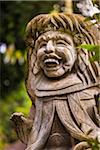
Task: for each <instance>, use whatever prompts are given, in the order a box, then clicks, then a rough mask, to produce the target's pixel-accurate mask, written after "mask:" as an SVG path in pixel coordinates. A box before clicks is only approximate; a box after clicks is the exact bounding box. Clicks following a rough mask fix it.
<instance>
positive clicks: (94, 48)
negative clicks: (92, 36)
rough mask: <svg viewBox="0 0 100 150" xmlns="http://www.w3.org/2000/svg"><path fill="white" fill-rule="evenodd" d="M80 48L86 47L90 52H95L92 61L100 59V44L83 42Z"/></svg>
mask: <svg viewBox="0 0 100 150" xmlns="http://www.w3.org/2000/svg"><path fill="white" fill-rule="evenodd" d="M78 48H84V49H86V50H87V51H89V52H94V54H93V56H92V57H91V58H90V60H91V61H100V46H99V45H92V44H82V45H80V46H78Z"/></svg>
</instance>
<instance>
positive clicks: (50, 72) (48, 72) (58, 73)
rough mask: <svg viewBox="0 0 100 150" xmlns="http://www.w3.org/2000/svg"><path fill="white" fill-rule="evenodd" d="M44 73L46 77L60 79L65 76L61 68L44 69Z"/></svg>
mask: <svg viewBox="0 0 100 150" xmlns="http://www.w3.org/2000/svg"><path fill="white" fill-rule="evenodd" d="M44 73H45V75H46V76H47V77H60V76H62V75H64V74H65V69H64V68H63V67H60V68H59V69H57V70H51V69H44Z"/></svg>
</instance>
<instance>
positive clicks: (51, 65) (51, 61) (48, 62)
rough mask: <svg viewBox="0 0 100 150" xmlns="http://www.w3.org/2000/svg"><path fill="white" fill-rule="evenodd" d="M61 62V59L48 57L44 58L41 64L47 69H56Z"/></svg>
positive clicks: (52, 56)
mask: <svg viewBox="0 0 100 150" xmlns="http://www.w3.org/2000/svg"><path fill="white" fill-rule="evenodd" d="M61 60H62V59H61V57H59V56H55V55H50V56H46V57H45V58H44V61H43V63H44V65H45V67H46V68H48V69H57V68H58V67H60V64H61Z"/></svg>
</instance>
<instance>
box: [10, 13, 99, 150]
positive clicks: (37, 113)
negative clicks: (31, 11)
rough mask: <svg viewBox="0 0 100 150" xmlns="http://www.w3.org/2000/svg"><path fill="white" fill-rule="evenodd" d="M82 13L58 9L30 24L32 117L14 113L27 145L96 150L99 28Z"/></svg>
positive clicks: (44, 149) (33, 149)
mask: <svg viewBox="0 0 100 150" xmlns="http://www.w3.org/2000/svg"><path fill="white" fill-rule="evenodd" d="M91 28H92V26H91V23H90V22H84V18H83V17H82V16H80V15H75V14H66V13H57V14H43V15H39V16H36V17H35V18H33V19H32V20H31V21H30V22H29V23H28V26H27V29H26V33H27V44H28V48H29V50H28V74H27V79H26V88H27V91H28V94H29V96H30V98H31V100H32V108H31V112H30V116H29V118H28V119H26V118H24V116H23V114H21V113H14V114H13V115H12V118H11V119H12V120H13V121H14V124H15V127H16V132H17V134H18V137H19V138H20V140H21V141H23V142H24V143H25V144H26V145H27V148H26V150H83V149H87V150H91V146H90V145H89V144H88V142H87V141H89V140H95V139H96V138H97V139H98V141H100V116H99V115H100V105H99V101H98V93H99V65H98V62H96V61H95V62H93V61H90V57H91V56H93V54H94V53H93V52H88V51H87V50H85V49H82V48H80V47H79V45H81V44H94V45H96V44H98V39H97V31H96V30H95V29H94V28H92V29H91Z"/></svg>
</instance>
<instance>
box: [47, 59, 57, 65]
mask: <svg viewBox="0 0 100 150" xmlns="http://www.w3.org/2000/svg"><path fill="white" fill-rule="evenodd" d="M44 63H45V64H47V65H48V64H51V65H53V64H56V65H59V61H58V60H56V59H53V58H48V59H46V60H45V61H44Z"/></svg>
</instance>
